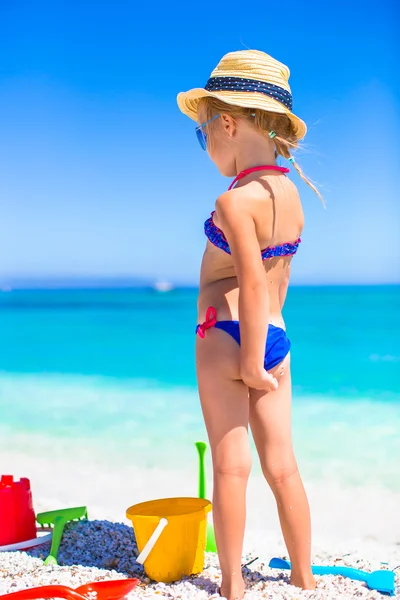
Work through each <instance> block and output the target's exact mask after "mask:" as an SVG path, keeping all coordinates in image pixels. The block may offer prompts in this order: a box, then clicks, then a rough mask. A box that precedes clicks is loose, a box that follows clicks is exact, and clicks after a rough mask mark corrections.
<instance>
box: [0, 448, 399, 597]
mask: <svg viewBox="0 0 400 600" xmlns="http://www.w3.org/2000/svg"><path fill="white" fill-rule="evenodd" d="M1 458H2V460H1V471H2V472H3V473H5V472H8V473H13V474H14V475H15V476H28V477H29V478H30V479H31V483H32V491H33V497H34V504H35V509H36V512H40V511H43V510H50V509H56V508H64V507H68V506H78V505H83V504H84V505H87V507H88V511H89V517H90V519H109V520H110V521H119V522H124V523H128V521H126V520H125V510H126V508H127V507H128V506H130V505H132V504H134V503H136V502H140V501H143V500H149V499H153V498H159V497H168V496H180V495H181V496H193V495H195V494H196V489H197V476H196V469H194V470H193V473H184V474H183V473H181V472H179V471H175V472H174V471H170V472H167V471H160V470H154V471H143V470H140V469H138V468H133V467H127V466H125V465H121V464H118V465H117V464H116V465H113V466H110V465H106V464H94V463H93V462H88V460H87V459H85V456H82V460H81V461H80V463H77V461H76V459H74V460H72V459H71V460H68V459H67V458H64V459H60V458H57V457H55V458H54V457H51V456H50V457H49V456H42V457H40V458H38V457H37V456H29V455H25V454H17V453H14V452H13V453H12V454H8V453H7V452H3V453H2V457H1ZM305 483H306V487H307V490H308V494H309V497H310V503H311V509H312V518H313V530H314V534H313V538H314V545H313V559H314V562H322V561H325V563H332V562H333V561H334V560H338V559H341V560H342V561H344V563H345V564H349V565H351V566H355V567H357V568H364V569H366V570H372V569H377V568H381V566H382V565H381V563H388V566H389V567H390V568H392V569H394V568H395V567H398V566H399V565H400V508H399V507H400V497H399V494H396V493H395V492H390V491H388V490H379V489H374V488H371V489H369V488H368V487H367V486H366V487H364V488H359V489H353V490H351V489H346V490H341V489H339V487H338V486H336V485H334V484H333V483H330V484H328V483H327V484H324V485H323V484H319V485H316V484H307V482H305ZM105 527H108V526H105ZM115 527H116V526H115ZM119 527H120V528H121V527H122V526H119ZM117 529H118V528H116V529H113V530H112V534H111V536H108V537H106V539H105V541H103V542H101V544H100V545H102V546H103V548H104V557H103V556H102V557H101V561H102V560H103V559H107V556H108V554H107V553H108V549H109V545H110V543H111V542H110V540H112V539H114V542H115V539H117V538H118V535H122V534H121V531H122V530H121V529H118V531H119V533H118V532H117ZM124 531H125V532H126V531H127V528H125V529H124ZM129 531H130V532H131V528H130V527H129ZM99 535H100V534H99ZM101 535H103V534H101ZM124 535H125V533H124ZM114 542H113V543H114ZM121 548H122V549H121ZM121 548H119V550H118V553H119V557H118V560H117V563H113V562H112V560H111V562H110V561H109V562H107V560H106V562H100V563H99V562H98V561H97V562H96V561H95V560H94V558H93V557H91V556H89V559H88V561H87V562H86V563H85V564H87V565H89V566H86V567H83V566H79V567H73V566H67V567H65V566H64V567H44V566H43V564H42V562H41V561H40V560H39V559H36V558H32V557H30V556H29V557H28V556H27V555H26V554H24V553H13V554H10V553H8V554H0V593H7V592H9V591H14V590H16V589H20V588H24V587H32V586H34V585H40V584H44V583H47V582H48V581H49V580H51V582H52V583H63V584H67V585H68V584H70V585H72V586H75V587H76V586H77V585H79V584H80V583H85V582H88V581H94V580H101V579H104V578H110V577H111V578H118V577H120V576H124V577H125V576H127V575H129V574H130V575H131V576H132V574H134V571H133V570H131V571H129V569H128V570H127V569H126V568H124V569H122V570H121V564H123V562H122V563H120V562H119V561H120V559H121V554H122V555H124V550H123V548H126V541H124V542H123V545H122V546H121ZM112 552H114V550H112ZM245 552H246V555H247V557H255V556H258V557H260V558H259V560H258V561H257V562H256V563H254V564H253V565H251V566H250V571H249V572H247V575H246V581H247V585H248V592H247V595H246V597H247V598H250V599H251V598H261V597H262V598H282V599H285V600H288V599H295V598H298V599H300V598H315V599H323V598H331V599H332V600H334V599H336V598H337V599H342V598H343V599H345V598H354V597H360V598H378V597H381V596H380V595H379V594H377V593H376V592H373V591H370V590H368V589H367V588H366V586H365V585H364V584H362V583H360V582H350V581H349V580H345V579H342V578H331V577H323V578H320V579H319V583H318V589H317V591H316V592H314V593H312V594H311V593H306V592H301V591H299V590H297V589H296V588H293V587H291V586H289V585H288V578H287V577H286V575H285V576H283V577H282V576H281V575H279V573H277V572H276V571H272V570H270V569H269V568H268V567H267V566H266V565H267V564H268V561H269V559H270V558H272V557H273V556H285V554H286V550H285V547H284V545H283V543H282V539H281V533H280V529H279V523H278V519H277V514H276V508H275V504H274V500H273V497H272V495H271V492H270V491H269V489H268V487H267V485H266V484H265V482H264V481H263V480H262V479H261V478H259V477H253V478H252V479H251V482H250V485H249V493H248V527H247V534H246V540H245ZM62 553H64V555H65V556H68V561H69V563H68V564H71V563H73V562H75V563H77V564H82V548H75V546H74V543H73V541H71V538H67V539H66V540H64V541H63V547H62V549H61V554H60V556H61V557H62V556H63V554H62ZM114 553H115V552H114ZM125 554H126V552H125ZM131 558H132V556H131ZM125 559H126V560H127V558H126V557H125ZM132 560H133V562H134V558H132ZM61 562H62V561H61ZM244 562H245V558H244ZM113 564H114V566H115V564H118V567H117V571H110V570H104V568H103V569H101V570H98V567H99V565H100V566H101V565H105V566H107V567H111V566H112V565H113ZM341 564H343V562H342V563H341ZM206 566H207V567H208V568H207V569H206V570H205V571H204V573H203V574H202V576H200V577H198V578H195V579H193V580H192V579H190V580H188V581H183V582H180V583H177V584H174V585H172V586H162V585H155V584H149V583H148V584H147V585H145V586H144V587H140V588H139V589H137V590H136V591H135V592H134V593H133V595H132V597H153V596H154V598H156V597H160V593H162V595H163V596H166V597H170V598H196V599H197V598H198V599H199V600H205V599H206V598H208V597H209V596H210V594H212V593H214V592H215V589H216V585H217V583H218V581H219V576H220V573H219V570H218V568H217V563H216V559H215V557H214V556H213V555H208V557H207V563H206ZM119 570H120V571H121V573H122V575H119V574H118V571H119ZM396 572H397V573H399V572H400V569H398V570H397V571H396ZM252 573H256V574H255V575H254V574H252ZM49 578H50V579H49ZM155 594H157V596H156V595H155ZM398 597H399V598H400V592H399V590H398Z"/></svg>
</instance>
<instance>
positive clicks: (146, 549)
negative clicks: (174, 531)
mask: <svg viewBox="0 0 400 600" xmlns="http://www.w3.org/2000/svg"><path fill="white" fill-rule="evenodd" d="M167 525H168V521H167V519H164V518H162V519H161V520H160V522H159V524H158V525H157V527H156V528H155V530H154V531H153V533H152V535H151V536H150V538H149V540H148V542H147V544H146V545H145V547H144V548H143V550H142V551H141V553H140V554H139V556H138V557H137V559H136V562H138V563H140V564H141V565H142V564H143V563H144V561H145V560H146V559H147V557H148V556H149V554H150V552H151V551H152V550H153V548H154V546H155V545H156V542H157V540H158V538H159V537H160V535H161V534H162V532H163V531H164V529H165V527H166V526H167Z"/></svg>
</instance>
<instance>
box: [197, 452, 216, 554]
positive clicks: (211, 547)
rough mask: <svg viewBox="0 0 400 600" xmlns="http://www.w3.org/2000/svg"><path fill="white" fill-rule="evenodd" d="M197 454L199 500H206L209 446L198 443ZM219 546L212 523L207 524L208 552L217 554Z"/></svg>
mask: <svg viewBox="0 0 400 600" xmlns="http://www.w3.org/2000/svg"><path fill="white" fill-rule="evenodd" d="M195 446H196V448H197V452H198V453H199V498H202V499H203V500H206V499H207V498H206V496H207V481H206V461H205V456H206V450H207V444H206V443H205V442H196V444H195ZM216 551H217V544H216V542H215V534H214V527H213V526H212V524H211V523H208V524H207V542H206V552H216Z"/></svg>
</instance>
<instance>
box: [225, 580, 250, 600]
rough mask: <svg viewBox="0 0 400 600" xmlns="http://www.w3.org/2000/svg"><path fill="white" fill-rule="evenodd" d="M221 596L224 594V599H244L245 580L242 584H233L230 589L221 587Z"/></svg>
mask: <svg viewBox="0 0 400 600" xmlns="http://www.w3.org/2000/svg"><path fill="white" fill-rule="evenodd" d="M219 593H220V596H222V600H242V599H243V597H244V582H243V584H242V585H239V586H238V585H235V586H232V587H231V588H230V589H229V588H228V587H224V589H223V590H222V588H219Z"/></svg>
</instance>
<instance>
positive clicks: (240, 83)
mask: <svg viewBox="0 0 400 600" xmlns="http://www.w3.org/2000/svg"><path fill="white" fill-rule="evenodd" d="M204 89H205V90H207V91H209V92H222V91H232V92H235V91H236V92H258V93H260V94H265V95H266V96H269V97H270V98H273V99H274V100H277V101H278V102H280V103H281V104H283V105H284V106H286V108H287V109H289V110H292V107H293V103H292V94H291V93H290V92H288V91H287V90H285V89H284V88H282V87H279V86H278V85H274V84H272V83H265V81H257V80H255V79H246V78H244V77H210V79H209V80H208V81H207V83H206V85H205V86H204Z"/></svg>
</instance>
